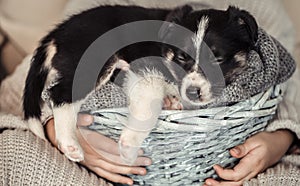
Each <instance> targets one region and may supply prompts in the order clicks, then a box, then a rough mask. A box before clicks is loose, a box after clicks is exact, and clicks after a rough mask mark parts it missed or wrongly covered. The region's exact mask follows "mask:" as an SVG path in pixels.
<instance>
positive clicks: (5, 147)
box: [0, 116, 111, 186]
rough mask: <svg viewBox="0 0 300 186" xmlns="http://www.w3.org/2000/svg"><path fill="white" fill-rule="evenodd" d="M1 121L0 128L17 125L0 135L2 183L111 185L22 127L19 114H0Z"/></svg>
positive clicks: (37, 185) (38, 185) (0, 173)
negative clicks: (15, 115)
mask: <svg viewBox="0 0 300 186" xmlns="http://www.w3.org/2000/svg"><path fill="white" fill-rule="evenodd" d="M8 118H9V119H10V120H11V121H9V122H8ZM0 123H1V125H0V128H3V127H4V128H6V127H7V126H8V125H11V127H12V128H15V127H16V124H17V125H19V127H16V129H14V130H13V129H12V130H4V131H2V133H1V135H0V151H1V153H0V177H1V180H2V185H7V186H8V185H12V186H15V185H32V186H33V185H36V186H41V185H47V186H50V185H55V186H56V185H99V186H100V185H111V184H108V183H107V182H106V181H105V180H103V179H101V178H98V177H97V176H96V175H94V174H92V173H89V172H88V171H87V170H86V169H84V168H82V167H80V166H79V165H77V164H76V163H73V162H71V161H69V160H68V159H67V158H66V157H65V156H63V155H62V154H61V153H60V152H59V151H58V150H57V149H56V148H54V147H53V146H51V144H50V143H49V142H46V141H43V140H42V139H39V138H38V137H36V136H35V135H34V134H33V133H31V132H30V131H28V130H22V129H25V128H26V127H22V125H23V126H26V125H25V124H24V123H23V122H22V121H21V120H20V119H19V118H17V117H13V116H8V117H2V116H0ZM2 124H5V125H2Z"/></svg>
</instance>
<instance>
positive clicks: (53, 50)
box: [24, 6, 257, 161]
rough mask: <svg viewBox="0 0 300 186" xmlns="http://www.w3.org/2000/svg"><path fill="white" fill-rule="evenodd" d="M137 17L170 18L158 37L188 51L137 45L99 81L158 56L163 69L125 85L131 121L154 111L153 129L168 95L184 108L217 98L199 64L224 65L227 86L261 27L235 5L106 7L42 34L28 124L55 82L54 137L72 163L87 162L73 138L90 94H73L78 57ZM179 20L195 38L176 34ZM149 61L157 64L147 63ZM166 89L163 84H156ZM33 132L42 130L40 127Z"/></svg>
mask: <svg viewBox="0 0 300 186" xmlns="http://www.w3.org/2000/svg"><path fill="white" fill-rule="evenodd" d="M139 20H161V21H167V22H169V23H172V24H163V23H162V25H161V30H160V33H158V35H159V37H161V38H162V39H163V40H164V41H166V43H169V42H168V41H171V40H177V41H179V42H180V44H179V45H180V46H182V48H176V47H174V46H171V45H169V44H164V43H155V42H141V43H136V44H132V45H129V46H127V47H125V48H124V49H121V50H120V51H116V53H115V54H114V55H113V56H112V57H111V58H110V59H109V60H108V62H107V63H106V65H105V66H104V68H103V69H102V70H101V72H100V74H99V79H98V84H97V85H98V86H97V87H96V88H101V85H102V84H104V83H106V82H107V81H113V80H114V78H115V77H116V74H118V72H119V71H120V70H125V71H128V70H129V69H131V66H130V63H131V62H132V61H134V60H136V59H139V58H142V57H147V56H160V57H162V59H161V60H158V61H159V62H160V63H161V64H164V66H163V67H160V68H157V67H155V65H152V67H151V65H150V67H151V68H152V69H154V71H153V70H151V69H150V70H149V71H147V70H146V71H145V69H144V72H145V73H144V75H143V76H140V75H138V73H139V72H138V71H132V70H129V72H128V74H127V81H126V82H127V85H126V86H127V89H130V90H131V91H132V92H128V93H127V94H128V96H129V98H130V99H139V100H138V101H136V102H134V103H130V105H129V109H130V110H131V111H132V112H131V113H130V114H131V116H130V117H129V124H128V125H129V126H130V125H131V124H132V123H133V125H135V124H136V123H137V122H140V121H141V120H138V121H137V120H136V119H137V118H139V116H145V113H149V112H151V114H152V115H151V116H152V119H151V120H147V119H146V120H147V122H146V124H147V125H150V126H154V124H153V122H155V121H156V119H157V117H158V115H159V111H160V110H161V108H162V106H163V103H162V102H163V99H164V97H167V96H170V97H173V96H175V97H177V98H178V99H180V101H181V102H182V103H183V106H184V107H185V105H187V107H188V105H200V106H201V105H205V104H207V103H210V102H211V101H213V97H214V96H215V93H214V91H213V86H214V85H213V84H212V83H211V82H210V81H209V78H207V77H206V75H205V71H204V70H203V69H202V68H200V67H201V64H202V63H205V64H208V65H218V66H220V68H221V70H222V73H223V74H224V77H225V80H224V81H225V84H229V83H230V82H231V79H232V78H234V76H235V75H236V74H238V73H240V72H241V71H242V70H243V68H244V67H245V66H246V55H247V53H248V52H249V51H250V50H251V49H253V48H254V44H255V42H256V39H257V24H256V22H255V20H254V18H253V17H252V16H251V15H250V14H249V13H248V12H246V11H241V10H239V9H237V8H235V7H229V8H228V10H226V11H221V10H213V9H209V10H200V11H193V10H192V8H191V7H190V6H182V7H178V8H176V9H173V10H167V9H146V8H141V7H135V6H130V7H123V6H102V7H97V8H94V9H91V10H87V11H85V12H83V13H80V14H78V15H75V16H73V17H71V18H70V19H68V20H66V21H65V22H63V23H62V24H60V25H58V26H57V28H56V29H54V30H53V31H51V32H50V33H49V34H48V35H47V36H46V37H44V38H43V40H42V41H41V44H40V46H39V48H37V50H36V53H35V55H34V57H33V60H32V65H31V68H30V71H29V74H28V76H27V79H26V87H25V91H24V111H25V119H26V120H28V121H30V122H29V124H30V123H36V122H33V121H34V120H35V121H37V120H39V119H40V116H41V114H42V113H41V108H42V106H43V104H44V103H43V100H42V99H41V94H42V92H43V90H44V89H45V88H46V87H48V86H49V84H50V83H51V82H53V81H56V82H57V83H56V84H55V85H54V86H53V87H51V88H50V89H49V92H50V104H51V106H52V107H53V114H54V120H55V128H56V138H57V141H58V142H59V146H60V148H61V150H62V151H63V152H64V153H65V154H66V155H67V156H68V158H69V159H71V160H74V161H81V160H82V159H83V153H82V149H81V148H80V145H79V144H78V142H77V140H76V137H75V129H76V117H77V112H78V111H79V108H80V105H81V104H82V102H83V101H84V99H85V97H86V95H87V94H89V91H87V92H85V93H84V94H83V95H81V96H78V97H75V99H74V98H72V85H73V78H74V73H75V70H76V68H77V65H78V63H79V61H80V58H81V56H82V55H83V53H84V52H85V50H86V49H87V48H88V47H89V45H90V44H91V43H92V42H93V41H95V40H96V39H97V38H98V37H100V36H101V35H102V34H104V33H106V32H107V31H110V30H111V29H113V28H115V27H117V26H120V25H123V24H125V23H130V22H134V21H139ZM176 24H178V25H180V26H183V27H185V28H187V29H189V30H190V31H192V33H193V35H191V36H184V35H183V36H179V37H178V34H177V33H176V29H174V28H175V27H173V26H172V25H176ZM166 25H167V26H166ZM178 38H179V39H178ZM99 50H101V49H99ZM155 61H157V60H155ZM127 63H129V64H127ZM146 63H148V64H152V63H153V62H152V61H151V60H146ZM163 68H164V69H163ZM156 71H162V72H165V71H168V72H169V73H170V74H171V76H172V77H171V78H168V77H167V76H166V75H165V74H164V73H160V72H156ZM147 72H149V73H147ZM135 73H137V75H135ZM153 75H154V76H153ZM141 77H142V79H143V78H146V79H147V78H148V80H149V81H147V80H146V81H144V80H141ZM153 77H154V78H153ZM157 77H159V78H157ZM134 78H136V79H140V80H139V81H138V82H139V83H140V84H138V86H136V84H134V86H132V85H133V84H131V83H129V82H132V81H134ZM161 79H165V80H164V81H162V80H161ZM169 80H173V81H174V84H170V83H169ZM149 85H151V87H150V86H149ZM152 85H153V86H152ZM140 86H141V87H140ZM160 86H161V87H164V88H158V87H160ZM137 87H138V88H137ZM142 87H144V88H142ZM170 87H171V88H170ZM92 89H94V87H90V91H91V90H92ZM143 91H144V92H143ZM133 92H134V93H133ZM145 93H147V95H148V96H147V99H145V97H143V95H144V94H145ZM178 99H176V100H178ZM155 100H158V101H159V103H160V104H158V105H156V106H158V107H159V108H155V109H156V110H155V112H153V108H151V107H147V103H146V102H149V104H151V101H155ZM174 104H178V103H174ZM178 108H182V107H181V106H180V107H178ZM147 109H148V110H147ZM149 109H150V110H149ZM156 111H157V112H156ZM144 119H145V118H144ZM142 120H143V118H142ZM149 122H150V123H149ZM146 128H147V127H146ZM35 132H36V133H39V132H38V130H35ZM148 133H149V131H146V135H148ZM146 135H144V134H143V135H142V136H139V133H138V132H134V133H133V134H132V131H130V132H128V133H126V132H124V133H122V137H123V138H122V137H121V139H127V140H125V141H122V140H121V147H122V145H123V147H127V146H129V147H130V146H136V145H139V144H140V143H141V141H143V139H144V138H145V137H146ZM40 136H41V134H40ZM124 136H125V138H124ZM128 137H129V138H128ZM136 139H137V140H136ZM124 145H125V146H124ZM121 150H122V149H121ZM123 152H124V151H123ZM130 152H131V151H130ZM125 153H126V152H125ZM125 156H126V155H125ZM129 158H130V157H129ZM132 160H134V158H130V161H132Z"/></svg>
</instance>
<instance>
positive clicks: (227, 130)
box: [90, 85, 282, 186]
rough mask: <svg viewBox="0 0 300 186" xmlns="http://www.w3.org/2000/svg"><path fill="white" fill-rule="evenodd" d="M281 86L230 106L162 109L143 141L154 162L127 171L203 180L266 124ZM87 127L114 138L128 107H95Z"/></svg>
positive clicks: (230, 161)
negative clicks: (154, 124)
mask: <svg viewBox="0 0 300 186" xmlns="http://www.w3.org/2000/svg"><path fill="white" fill-rule="evenodd" d="M280 87H281V86H280V85H277V86H275V87H272V88H270V89H268V90H267V91H265V92H263V93H260V94H258V95H256V96H253V97H251V98H250V99H248V100H245V101H243V102H239V103H236V104H234V105H232V106H226V107H225V106H224V107H215V108H208V109H200V110H183V111H170V110H164V111H163V112H162V113H161V115H160V118H159V122H158V124H157V127H156V128H155V129H153V130H152V132H151V134H150V135H149V137H148V138H146V140H145V141H144V143H143V147H142V148H143V149H144V151H145V155H146V156H149V157H151V159H152V161H153V164H152V165H151V166H149V167H147V169H148V173H147V175H145V176H137V175H130V176H131V177H132V178H133V179H134V180H135V184H136V185H159V186H161V185H172V186H173V185H202V183H203V181H204V180H205V179H206V178H208V177H214V178H216V177H217V175H216V174H215V172H214V170H213V168H212V166H213V165H215V164H219V165H221V166H224V167H232V166H234V165H235V164H236V163H237V161H238V160H237V159H235V158H233V157H231V156H230V154H229V151H228V149H230V148H232V147H234V146H236V145H238V144H241V143H243V142H244V141H245V139H246V138H247V137H249V136H251V135H253V134H254V133H256V132H259V131H261V130H263V129H264V128H265V126H266V125H267V122H268V121H269V120H270V119H272V117H273V115H274V114H275V111H276V108H277V105H278V103H279V102H280V101H281V99H282V91H281V88H280ZM93 114H94V115H95V123H94V124H93V125H91V126H90V129H92V130H97V131H99V132H100V133H101V134H104V135H106V136H109V137H111V138H113V139H115V140H118V138H119V136H120V133H121V130H122V128H123V124H122V123H124V122H125V121H126V119H127V115H128V109H127V108H114V109H101V110H97V111H94V112H93Z"/></svg>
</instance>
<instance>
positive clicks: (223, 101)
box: [81, 28, 296, 111]
mask: <svg viewBox="0 0 300 186" xmlns="http://www.w3.org/2000/svg"><path fill="white" fill-rule="evenodd" d="M295 68H296V63H295V61H294V59H293V58H292V56H291V55H290V54H289V52H287V50H286V49H285V48H284V47H283V46H282V45H281V44H280V43H279V42H278V41H277V40H276V39H274V38H273V37H272V36H270V35H269V34H267V33H266V32H265V31H264V30H263V29H261V28H260V29H259V31H258V40H257V43H256V50H252V51H250V53H249V54H248V56H247V67H246V69H245V70H244V71H243V72H242V73H241V74H239V75H238V76H236V78H235V79H234V80H233V81H232V83H230V84H228V85H227V86H226V87H225V88H224V89H223V91H222V92H221V94H220V96H218V97H217V98H216V99H215V100H216V101H215V102H214V103H212V104H210V106H217V105H227V104H232V103H236V102H239V101H243V100H245V99H248V98H250V97H251V96H253V95H256V94H258V93H260V92H263V91H265V90H267V89H268V88H270V87H272V86H274V85H276V84H280V83H283V82H285V81H286V80H287V79H288V78H289V77H290V76H291V75H292V74H293V72H294V71H295ZM126 98H127V96H126V95H125V93H124V91H123V89H122V88H121V87H119V86H117V85H116V84H114V83H112V82H110V83H107V84H106V85H104V86H103V87H102V88H101V89H100V90H97V91H94V92H93V93H92V94H90V95H89V97H88V98H87V101H86V102H85V103H84V104H83V105H82V107H81V110H82V111H91V110H97V109H102V108H117V107H126V106H127V99H126Z"/></svg>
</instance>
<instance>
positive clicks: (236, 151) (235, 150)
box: [232, 147, 241, 155]
mask: <svg viewBox="0 0 300 186" xmlns="http://www.w3.org/2000/svg"><path fill="white" fill-rule="evenodd" d="M232 151H233V152H234V153H235V154H237V155H239V154H240V153H241V149H240V148H238V147H234V148H233V149H232Z"/></svg>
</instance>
